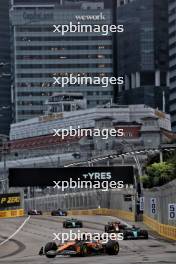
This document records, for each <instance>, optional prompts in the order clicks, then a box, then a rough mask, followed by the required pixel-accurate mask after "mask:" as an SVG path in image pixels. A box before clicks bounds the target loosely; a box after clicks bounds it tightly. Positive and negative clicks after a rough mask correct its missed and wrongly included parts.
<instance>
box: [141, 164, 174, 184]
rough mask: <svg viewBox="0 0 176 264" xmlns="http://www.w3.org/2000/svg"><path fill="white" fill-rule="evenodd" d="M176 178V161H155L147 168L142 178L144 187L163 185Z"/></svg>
mask: <svg viewBox="0 0 176 264" xmlns="http://www.w3.org/2000/svg"><path fill="white" fill-rule="evenodd" d="M173 179H176V163H170V162H161V163H153V164H151V165H149V166H148V167H147V168H146V175H144V176H143V177H142V178H141V180H142V182H143V186H144V188H152V187H155V186H161V185H163V184H166V183H167V182H169V181H172V180H173Z"/></svg>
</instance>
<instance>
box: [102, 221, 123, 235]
mask: <svg viewBox="0 0 176 264" xmlns="http://www.w3.org/2000/svg"><path fill="white" fill-rule="evenodd" d="M126 227H127V225H125V224H123V223H121V222H108V224H107V225H105V229H104V230H105V233H118V232H119V231H120V230H123V229H125V228H126Z"/></svg>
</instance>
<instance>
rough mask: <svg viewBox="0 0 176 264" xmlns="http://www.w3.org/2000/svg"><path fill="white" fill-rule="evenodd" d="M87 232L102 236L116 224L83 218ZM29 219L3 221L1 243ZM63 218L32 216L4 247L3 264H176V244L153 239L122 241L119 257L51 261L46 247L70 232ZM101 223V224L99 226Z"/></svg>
mask: <svg viewBox="0 0 176 264" xmlns="http://www.w3.org/2000/svg"><path fill="white" fill-rule="evenodd" d="M77 218H78V219H82V220H83V223H84V228H83V229H81V232H92V233H95V232H96V233H97V232H100V233H102V232H103V230H104V224H106V223H107V222H108V221H111V220H115V218H114V217H107V216H80V217H77ZM24 220H25V218H14V219H0V243H1V242H2V241H4V240H5V239H6V238H7V237H9V236H10V235H11V234H13V233H14V232H15V231H16V230H17V229H18V228H19V226H20V225H21V224H22V223H23V222H24ZM61 221H63V218H62V217H51V216H32V217H31V218H30V219H29V221H28V222H27V223H26V224H25V225H24V227H23V228H22V229H21V230H20V232H19V233H17V234H16V236H15V237H13V239H10V240H9V241H8V242H6V243H5V244H3V245H1V246H0V264H1V263H3V264H15V263H18V264H23V263H24V264H29V263H32V264H45V263H47V264H55V263H61V264H67V263H70V264H76V263H82V262H84V264H89V263H92V264H95V263H96V264H115V263H116V264H118V263H119V264H139V263H152V264H155V263H161V264H171V263H172V264H173V263H174V264H176V243H174V242H169V241H165V240H162V239H160V238H159V237H154V236H150V238H149V239H148V240H127V241H126V240H125V241H119V244H120V252H119V254H118V255H117V256H92V257H84V258H79V257H74V258H72V257H62V256H58V257H56V258H55V259H47V258H46V257H45V256H39V255H38V252H39V249H40V248H41V246H42V245H45V244H46V243H47V242H49V241H52V240H53V238H54V236H53V233H58V232H62V231H64V232H67V231H68V230H67V229H66V230H65V229H63V228H62V222H61ZM97 223H99V224H97Z"/></svg>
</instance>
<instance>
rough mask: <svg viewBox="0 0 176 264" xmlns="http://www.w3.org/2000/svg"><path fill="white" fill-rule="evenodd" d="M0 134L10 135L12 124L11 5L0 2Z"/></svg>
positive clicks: (3, 1)
mask: <svg viewBox="0 0 176 264" xmlns="http://www.w3.org/2000/svg"><path fill="white" fill-rule="evenodd" d="M0 6H1V8H0V134H5V135H8V134H9V129H10V123H11V93H10V92H11V75H10V69H11V67H10V26H9V4H8V1H6V0H0Z"/></svg>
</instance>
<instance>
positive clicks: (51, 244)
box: [44, 242, 57, 258]
mask: <svg viewBox="0 0 176 264" xmlns="http://www.w3.org/2000/svg"><path fill="white" fill-rule="evenodd" d="M51 250H57V245H56V243H54V242H49V243H47V244H46V246H45V249H44V253H45V255H46V257H47V258H55V256H56V255H49V254H47V253H48V251H51Z"/></svg>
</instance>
